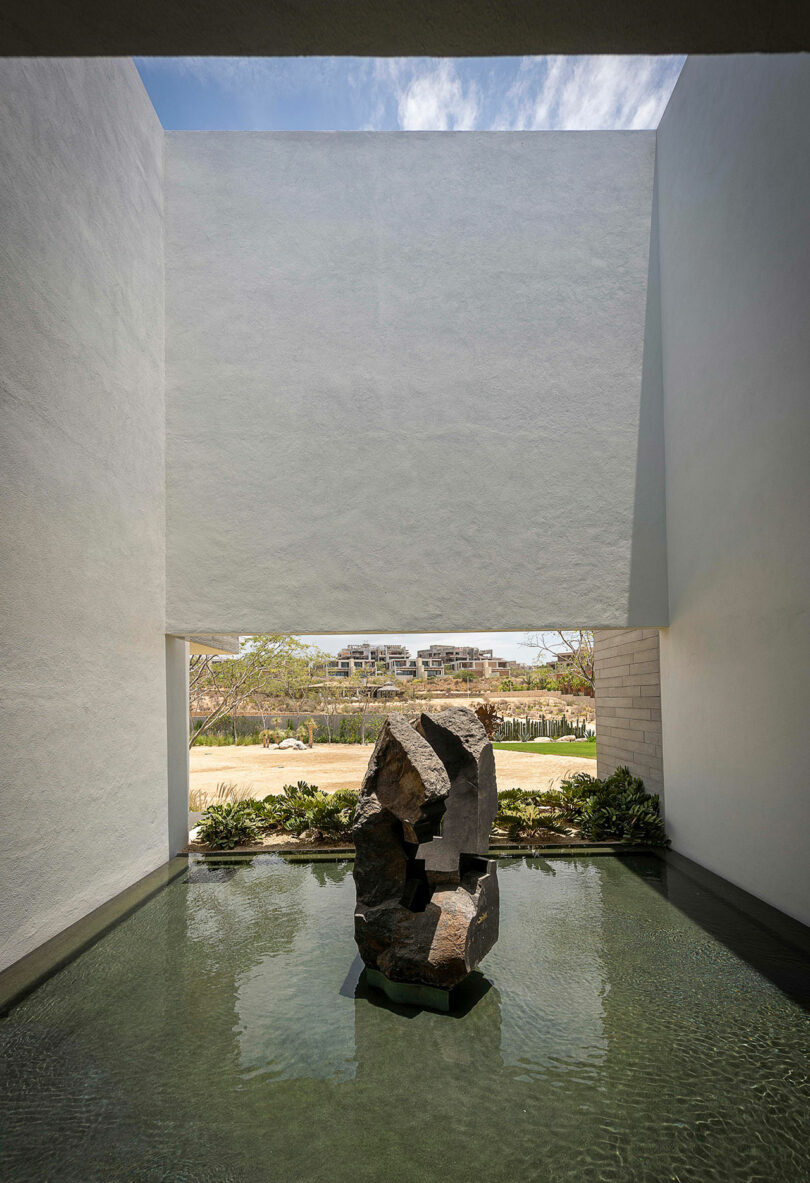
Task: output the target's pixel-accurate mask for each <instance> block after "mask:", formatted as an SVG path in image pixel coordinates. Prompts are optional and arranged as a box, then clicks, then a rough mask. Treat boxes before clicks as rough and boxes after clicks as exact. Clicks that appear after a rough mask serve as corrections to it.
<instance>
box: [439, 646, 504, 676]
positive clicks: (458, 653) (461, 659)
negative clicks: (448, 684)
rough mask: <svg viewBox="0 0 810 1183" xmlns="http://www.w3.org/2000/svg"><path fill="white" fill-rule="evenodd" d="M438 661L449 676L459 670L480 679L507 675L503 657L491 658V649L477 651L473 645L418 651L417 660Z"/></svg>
mask: <svg viewBox="0 0 810 1183" xmlns="http://www.w3.org/2000/svg"><path fill="white" fill-rule="evenodd" d="M419 658H421V659H422V661H425V662H427V661H430V662H434V661H440V662H441V664H442V666H443V668H444V669H445V670H446V671H447V672H448V673H451V674H454V673H457V672H458V671H460V670H472V671H473V672H474V673H477V674H480V675H481V677H482V678H494V677H498V676H503V675H505V674H508V673H509V662H508V661H507V660H506V659H505V658H503V657H493V655H492V650H491V649H478V648H476V646H475V645H431V646H430V648H429V649H420V650H419V652H418V653H417V659H419Z"/></svg>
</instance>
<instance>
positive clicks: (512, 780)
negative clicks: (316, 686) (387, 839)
mask: <svg viewBox="0 0 810 1183" xmlns="http://www.w3.org/2000/svg"><path fill="white" fill-rule="evenodd" d="M372 750H373V748H372V745H371V744H365V745H361V744H317V745H316V746H315V747H314V748H312V749H311V750H310V749H307V750H306V751H303V752H298V751H295V750H292V751H290V750H287V751H283V752H280V751H276V750H271V749H267V748H263V747H261V746H260V745H258V744H256V745H255V746H254V745H251V746H246V747H223V748H203V747H195V748H192V749H191V753H190V755H191V777H190V788H191V789H192V790H195V789H197V790H201V791H204V792H209V791H210V792H211V793H213V791H214V790H215V789H216V786H217V784H218V783H219V782H220V781H229V782H232V783H236V784H237V785H238V786H239V788H240V790H241V791H240V792H239V794H238V795H239V796H244V797H249V796H255V797H266V796H267V795H268V793H280V792H281V790H282V788H283V787H284V785H286V784H295V782H296V781H298V780H306V781H309V783H310V784H315V785H317V786H318V788H320V789H323V790H324V791H325V792H334V791H335V790H336V789H359V787H360V783H361V781H362V779H363V775H364V773H365V771H366V766H367V765H368V760H369V756H370V755H371V753H372ZM495 770H496V773H497V777H498V788H499V789H513V788H521V789H550V788H555V787H556V786H557V785H559V782H560V780H561V779H562V778H563V777H564V776H567V775H568V774H569V773H573V772H590V773H591V774H592V775H593V776H595V775H596V761H595V760H584V759H583V758H582V757H577V756H543V755H541V754H539V753H538V754H537V755H535V753H534V752H504V751H496V752H495Z"/></svg>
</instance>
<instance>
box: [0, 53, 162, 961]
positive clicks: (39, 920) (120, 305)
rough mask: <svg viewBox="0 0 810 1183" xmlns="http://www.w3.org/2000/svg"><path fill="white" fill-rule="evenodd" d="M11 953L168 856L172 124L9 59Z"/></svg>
mask: <svg viewBox="0 0 810 1183" xmlns="http://www.w3.org/2000/svg"><path fill="white" fill-rule="evenodd" d="M0 150H1V151H2V168H0V227H1V228H2V233H1V234H0V305H2V309H3V313H2V318H1V319H0V378H1V380H2V408H3V410H2V416H3V419H2V422H3V430H2V433H0V449H1V450H0V481H1V482H2V497H0V546H2V553H3V556H4V563H3V575H2V587H1V589H0V597H1V598H0V615H1V616H2V620H3V626H2V679H0V686H1V687H2V706H0V711H1V712H2V720H3V742H2V745H0V784H1V785H2V825H0V879H1V882H2V907H0V967H2V966H4V965H7V964H9V963H10V962H12V961H14V960H15V959H16V958H18V957H19V956H21V955H22V954H24V953H26V952H27V951H28V950H30V949H31V948H33V947H34V946H36V945H38V944H40V943H41V942H42V941H44V940H46V939H47V938H49V937H50V936H52V935H54V934H55V933H56V932H58V931H59V930H61V929H62V928H64V927H66V926H67V925H68V924H70V923H72V922H73V921H75V920H77V919H79V918H80V917H81V916H83V915H84V914H85V913H87V912H88V911H90V910H91V909H92V908H94V907H96V906H97V905H98V904H100V903H102V902H103V901H105V900H106V899H108V898H109V897H110V896H112V895H113V894H115V893H116V892H117V891H119V890H121V889H123V888H124V887H125V886H127V885H128V884H130V883H132V882H134V881H135V880H136V879H138V878H139V877H140V876H142V875H144V874H146V873H147V872H148V871H150V870H152V869H153V868H154V867H156V866H158V865H159V864H160V863H161V862H164V861H165V859H166V857H167V855H168V837H167V799H166V797H167V787H166V699H165V653H164V636H163V634H164V596H165V559H164V515H165V493H164V484H165V454H164V415H165V404H164V396H163V354H164V348H163V286H162V285H163V233H162V190H161V186H162V131H161V128H160V125H159V123H158V120H157V118H156V116H155V113H154V111H153V109H152V107H151V105H150V103H149V100H148V98H147V96H146V93H145V92H144V90H143V87H142V85H141V82H140V79H139V77H138V74H137V72H136V70H135V67H134V65H133V64H132V62H130V61H124V60H118V59H87V60H76V59H73V60H67V59H66V60H56V59H51V60H47V59H43V60H8V59H7V60H5V61H2V62H0Z"/></svg>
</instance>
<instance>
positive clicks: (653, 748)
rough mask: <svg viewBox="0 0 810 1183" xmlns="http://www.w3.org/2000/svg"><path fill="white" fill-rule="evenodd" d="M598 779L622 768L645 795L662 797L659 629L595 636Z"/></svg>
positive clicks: (629, 630)
mask: <svg viewBox="0 0 810 1183" xmlns="http://www.w3.org/2000/svg"><path fill="white" fill-rule="evenodd" d="M594 676H595V680H596V767H597V775H599V776H608V775H609V774H610V773H611V772H613V771H614V770H615V769H616V768H618V767H619V766H620V765H626V766H627V767H628V768H629V769H630V771H631V772H632V773H633V774H634V775H635V776H640V777H641V778H642V779H643V781H644V787H645V788H646V790H647V792H648V793H659V794H663V791H664V764H663V751H662V743H661V677H660V668H659V641H658V629H655V628H631V629H617V630H612V629H611V630H599V631H598V632H597V633H596V634H595V636H594Z"/></svg>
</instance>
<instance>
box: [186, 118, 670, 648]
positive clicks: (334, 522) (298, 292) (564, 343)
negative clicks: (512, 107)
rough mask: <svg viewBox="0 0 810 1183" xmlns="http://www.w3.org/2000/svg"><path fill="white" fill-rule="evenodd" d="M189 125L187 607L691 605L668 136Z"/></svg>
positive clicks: (201, 616) (230, 612)
mask: <svg viewBox="0 0 810 1183" xmlns="http://www.w3.org/2000/svg"><path fill="white" fill-rule="evenodd" d="M166 144H167V147H166V183H167V288H166V299H167V405H168V442H167V447H168V535H169V543H168V627H169V631H172V632H208V631H217V632H219V631H222V632H234V631H243V632H252V631H258V630H264V629H272V630H278V631H290V632H297V631H301V632H310V633H313V632H328V631H347V630H349V631H352V630H362V631H374V630H387V629H389V630H390V629H396V630H397V631H401V630H405V631H420V632H421V631H428V630H430V629H436V628H442V629H447V628H451V629H456V630H459V629H464V628H476V629H481V628H484V629H487V628H489V629H510V628H526V627H533V628H538V627H542V626H549V627H552V626H555V625H570V624H572V623H578V624H579V623H582V624H591V625H596V626H599V625H603V626H610V627H620V626H624V625H627V624H630V623H635V624H638V625H658V624H664V623H666V575H665V541H664V506H663V472H662V464H661V456H662V452H663V447H662V442H661V437H660V432H661V425H660V372H659V374H658V378H657V382H658V385H657V386H656V374H655V359H653V364H652V365H651V366H648V369H651V376H650V377H649V378H648V379H646V381H645V387H646V388H649V394H650V397H651V399H652V401H653V403H654V401H655V397H656V391H657V397H658V400H659V401H658V408H659V409H658V411H656V410H655V406H653V407H652V410H650V411H649V412H648V413H646V414H643V413H642V370H643V365H644V356H643V355H644V340H645V331H644V327H645V305H646V300H647V277H648V261H649V247H650V233H651V225H650V223H651V208H652V186H653V166H654V149H655V136H654V134H653V133H645V132H630V133H627V132H609V133H607V132H595V133H587V132H586V133H582V132H579V133H551V134H549V133H514V134H509V133H496V134H487V133H462V134H430V133H427V134H414V133H405V134H379V133H375V134H309V133H308V134H303V133H302V134H298V133H294V134H283V133H250V132H196V133H195V132H176V133H170V134H168V135H167V139H166ZM654 336H655V335H654V334H653V338H654ZM639 523H641V525H640V528H638V524H639Z"/></svg>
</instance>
